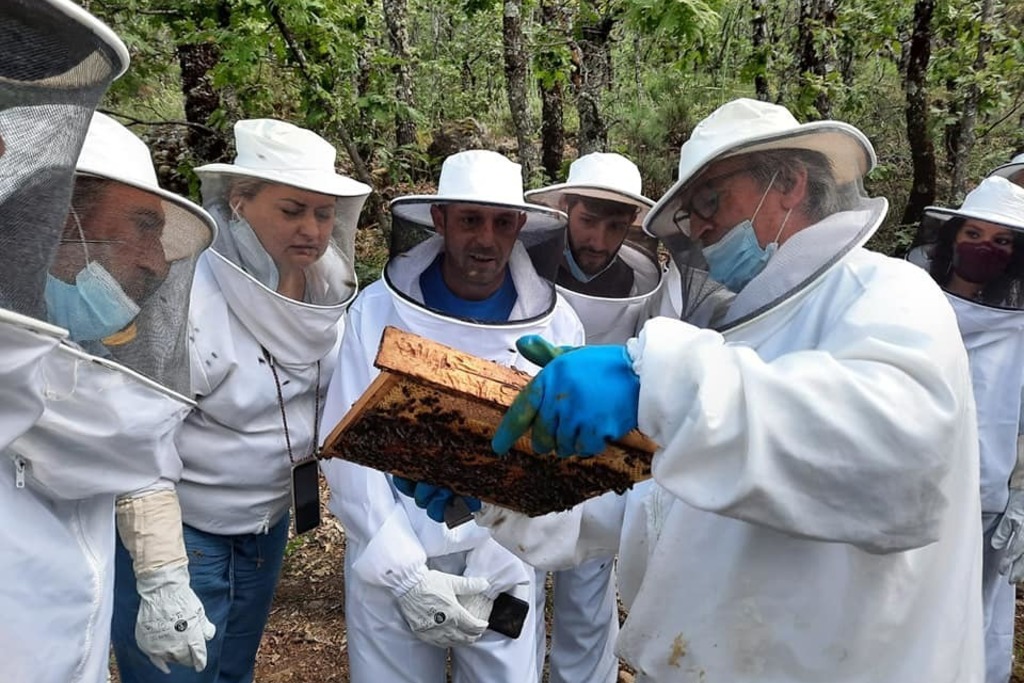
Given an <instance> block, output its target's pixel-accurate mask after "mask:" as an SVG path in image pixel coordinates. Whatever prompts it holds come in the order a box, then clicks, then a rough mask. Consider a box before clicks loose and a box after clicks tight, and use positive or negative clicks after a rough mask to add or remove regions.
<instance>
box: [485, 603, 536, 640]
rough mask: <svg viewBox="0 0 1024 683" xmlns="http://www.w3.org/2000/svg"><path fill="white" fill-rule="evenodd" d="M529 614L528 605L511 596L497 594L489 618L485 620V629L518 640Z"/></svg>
mask: <svg viewBox="0 0 1024 683" xmlns="http://www.w3.org/2000/svg"><path fill="white" fill-rule="evenodd" d="M529 613H530V603H528V602H526V600H522V599H520V598H517V597H516V596H514V595H512V594H511V593H499V594H498V597H496V598H494V606H493V607H491V616H490V617H489V618H488V620H487V628H489V629H491V630H492V631H494V632H496V633H500V634H501V635H503V636H508V637H509V638H518V637H519V634H520V633H522V632H523V623H524V622H525V621H526V615H527V614H529Z"/></svg>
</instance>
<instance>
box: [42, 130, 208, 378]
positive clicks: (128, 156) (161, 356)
mask: <svg viewBox="0 0 1024 683" xmlns="http://www.w3.org/2000/svg"><path fill="white" fill-rule="evenodd" d="M215 230H216V226H215V225H214V223H213V219H212V218H211V217H210V216H209V214H207V213H206V212H205V211H203V210H202V209H201V208H199V207H198V206H196V205H195V204H193V203H192V202H190V201H188V200H186V199H183V198H181V197H178V196H176V195H173V194H171V193H169V192H166V191H165V190H162V189H161V188H160V187H159V185H158V184H157V177H156V171H155V169H154V168H153V162H152V159H151V157H150V154H149V149H148V148H147V146H146V144H145V143H144V142H143V141H142V140H140V139H139V138H138V137H136V136H135V135H134V134H133V133H131V132H130V131H129V130H128V129H127V128H125V127H124V126H122V125H121V124H119V123H117V122H116V121H114V120H113V119H111V118H110V117H108V116H105V115H104V114H99V113H96V114H94V115H93V118H92V123H91V124H90V126H89V132H88V134H87V135H86V138H85V144H84V146H83V147H82V153H81V154H80V156H79V158H78V163H77V165H76V175H75V187H74V191H73V193H72V200H71V210H70V212H69V215H68V217H67V220H66V221H65V224H64V231H63V235H62V238H61V243H60V247H59V248H58V250H57V252H56V254H55V257H54V260H53V262H52V264H51V266H50V270H49V275H48V277H47V282H46V296H45V301H46V311H47V317H48V319H49V321H50V322H52V323H54V324H56V325H59V326H61V327H64V328H65V329H67V330H68V331H69V332H70V338H71V340H72V341H74V342H76V343H77V344H79V345H80V346H82V348H83V349H85V350H86V351H88V352H90V353H92V354H94V355H97V356H100V357H109V358H111V359H112V360H115V361H117V362H118V363H120V364H122V365H124V366H127V367H129V368H131V369H133V370H135V371H137V372H139V373H141V374H143V375H145V376H147V377H149V378H151V379H153V380H155V381H157V382H159V383H160V384H162V385H163V386H165V387H167V388H169V389H173V390H174V391H177V392H179V393H183V394H187V393H188V391H189V370H188V348H187V326H188V303H189V291H190V289H191V286H192V276H193V273H194V271H195V265H196V260H197V258H198V257H199V254H200V253H201V252H202V250H203V249H205V248H206V247H207V246H208V245H209V244H210V242H211V240H212V239H213V235H214V232H215Z"/></svg>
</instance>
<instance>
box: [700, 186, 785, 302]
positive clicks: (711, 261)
mask: <svg viewBox="0 0 1024 683" xmlns="http://www.w3.org/2000/svg"><path fill="white" fill-rule="evenodd" d="M774 182H775V176H772V180H771V183H769V184H768V189H767V190H765V191H764V194H763V195H761V201H759V202H758V203H757V208H756V209H754V215H753V216H751V217H750V218H748V219H747V220H744V221H741V222H740V223H738V224H737V225H736V226H735V227H734V228H733V229H732V230H730V231H729V232H727V233H726V234H725V236H724V237H722V239H720V240H718V241H717V242H715V243H714V244H712V245H710V246H707V247H704V248H703V251H704V258H705V259H707V262H708V268H709V270H710V273H711V277H712V278H713V279H715V280H717V281H718V282H721V283H722V284H723V285H725V286H726V287H728V288H729V289H730V290H732V291H733V292H739V291H740V290H741V289H743V288H744V287H746V286H747V284H748V283H749V282H750V281H751V280H753V279H754V277H755V276H756V275H757V274H758V273H760V272H761V271H762V270H764V267H765V265H767V263H768V260H769V259H770V258H771V257H772V256H774V255H775V252H776V251H778V248H779V236H780V235H782V230H783V228H785V227H786V221H788V220H789V214H790V212H792V209H790V211H788V212H786V217H785V218H784V219H783V220H782V225H781V226H779V232H778V233H776V235H775V239H774V240H773V241H772V243H771V244H769V245H768V246H767V247H765V248H764V249H762V248H761V245H760V244H759V243H758V241H757V233H755V232H754V219H755V218H756V217H757V212H758V211H760V210H761V204H763V203H764V198H765V197H767V196H768V191H769V190H771V188H772V183H774Z"/></svg>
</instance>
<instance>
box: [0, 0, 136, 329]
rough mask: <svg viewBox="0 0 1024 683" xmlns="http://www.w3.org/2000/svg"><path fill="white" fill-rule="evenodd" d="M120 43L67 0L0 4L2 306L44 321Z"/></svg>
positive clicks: (121, 65) (123, 62)
mask: <svg viewBox="0 0 1024 683" xmlns="http://www.w3.org/2000/svg"><path fill="white" fill-rule="evenodd" d="M127 66H128V52H127V50H126V49H125V46H124V44H123V43H122V42H121V41H120V40H119V39H118V38H117V36H115V35H114V34H113V33H112V32H111V31H110V30H109V29H108V28H107V27H106V26H104V25H103V24H101V23H100V22H99V21H97V20H96V19H95V18H93V17H92V16H90V15H89V14H87V13H86V12H85V11H83V10H82V9H80V8H79V7H76V6H75V5H73V4H72V3H71V2H66V1H61V0H5V1H4V3H3V4H2V6H0V140H2V142H0V149H2V151H3V153H2V154H0V254H2V255H3V258H4V261H5V264H4V267H3V268H0V308H5V309H9V310H12V311H16V312H18V313H22V314H24V315H27V316H30V317H32V318H35V319H38V320H43V321H45V320H46V310H45V304H44V301H43V298H44V297H43V293H44V289H45V284H46V275H47V272H48V269H49V265H50V263H51V262H52V260H53V256H54V254H55V252H56V249H57V245H58V242H59V240H60V236H61V233H62V232H63V229H64V220H65V218H66V217H67V213H68V201H69V199H70V197H71V187H72V183H73V174H74V170H75V162H76V160H77V159H78V154H79V151H80V150H81V148H82V141H83V140H84V138H85V133H86V130H87V128H88V126H89V120H90V118H91V116H92V113H93V110H94V109H95V108H96V105H97V104H98V102H99V100H100V98H101V97H102V96H103V93H104V92H106V90H107V88H108V87H109V86H110V83H111V82H112V81H113V80H114V79H115V78H116V77H117V76H119V75H120V74H121V73H122V72H123V71H124V70H125V69H126V68H127Z"/></svg>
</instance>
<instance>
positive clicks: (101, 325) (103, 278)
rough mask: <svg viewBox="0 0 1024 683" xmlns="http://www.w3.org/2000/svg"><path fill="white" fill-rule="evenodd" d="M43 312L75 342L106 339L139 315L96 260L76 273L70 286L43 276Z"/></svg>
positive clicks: (134, 305) (136, 309) (122, 291)
mask: <svg viewBox="0 0 1024 683" xmlns="http://www.w3.org/2000/svg"><path fill="white" fill-rule="evenodd" d="M46 309H47V311H48V313H49V318H50V322H52V323H54V324H55V325H59V326H61V327H63V328H66V329H67V330H68V332H70V333H71V339H72V340H73V341H76V342H85V341H97V340H100V339H103V338H105V337H109V336H110V335H112V334H114V333H115V332H117V331H118V330H123V329H124V328H125V327H127V326H128V324H129V323H131V321H132V320H134V319H135V316H137V315H138V314H139V306H138V304H136V303H135V302H134V301H132V299H131V297H130V296H128V295H127V294H126V293H125V291H124V290H123V289H121V285H119V284H118V283H117V280H115V279H114V277H113V276H112V275H111V274H110V273H109V272H107V269H106V268H104V267H103V266H101V265H100V264H99V263H98V262H96V261H90V262H89V263H88V264H87V265H86V266H85V268H83V269H82V270H80V271H79V272H78V275H77V276H76V277H75V284H73V285H71V284H68V283H67V282H64V281H63V280H60V279H58V278H55V277H53V276H52V275H50V274H49V273H47V274H46Z"/></svg>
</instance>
